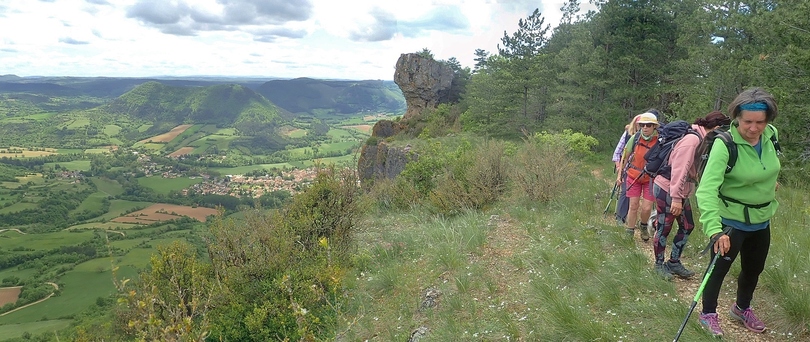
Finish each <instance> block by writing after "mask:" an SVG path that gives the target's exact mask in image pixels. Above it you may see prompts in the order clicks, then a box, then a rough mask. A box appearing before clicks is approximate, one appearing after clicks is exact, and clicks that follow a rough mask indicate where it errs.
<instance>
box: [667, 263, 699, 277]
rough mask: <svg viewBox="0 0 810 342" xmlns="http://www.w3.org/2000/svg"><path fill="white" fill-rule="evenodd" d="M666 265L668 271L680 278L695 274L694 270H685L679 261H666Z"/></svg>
mask: <svg viewBox="0 0 810 342" xmlns="http://www.w3.org/2000/svg"><path fill="white" fill-rule="evenodd" d="M666 265H667V268H668V269H669V271H670V273H672V274H674V275H676V276H679V277H681V278H690V277H692V276H693V275H695V272H692V271H690V270H687V269H686V267H683V264H682V263H680V262H672V261H667V263H666Z"/></svg>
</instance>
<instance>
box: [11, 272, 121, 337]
mask: <svg viewBox="0 0 810 342" xmlns="http://www.w3.org/2000/svg"><path fill="white" fill-rule="evenodd" d="M105 261H106V262H107V266H106V270H105V271H102V272H99V271H98V269H92V270H77V269H74V270H71V271H69V272H67V273H66V274H65V275H64V276H62V278H61V279H59V281H58V282H59V283H60V284H63V286H62V289H61V290H62V293H61V295H59V296H54V297H51V298H50V299H48V300H46V301H44V302H42V303H39V304H36V305H33V306H30V307H28V308H25V309H22V310H20V311H16V312H13V313H10V314H8V315H6V316H3V317H0V324H14V323H26V322H34V321H40V320H46V319H60V318H70V317H72V316H73V315H75V314H77V313H79V312H81V311H82V310H84V309H86V308H87V307H89V306H90V305H92V304H93V303H94V302H95V301H96V298H98V297H107V296H108V295H110V294H113V293H114V292H115V287H114V286H113V282H112V279H113V278H112V273H111V272H110V270H109V262H110V260H109V259H108V258H100V259H94V260H91V261H88V262H87V263H90V265H91V267H90V268H93V266H101V265H102V264H103V263H104V262H105ZM77 268H78V269H83V268H85V267H83V265H81V264H80V265H78V266H77ZM119 274H120V275H128V276H131V275H132V274H134V269H132V268H131V267H124V266H122V267H121V269H120V270H119ZM89 289H92V290H89Z"/></svg>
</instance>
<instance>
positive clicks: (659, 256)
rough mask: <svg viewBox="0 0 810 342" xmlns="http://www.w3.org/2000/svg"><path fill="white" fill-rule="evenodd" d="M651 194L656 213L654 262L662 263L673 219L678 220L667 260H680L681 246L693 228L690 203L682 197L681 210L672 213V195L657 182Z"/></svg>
mask: <svg viewBox="0 0 810 342" xmlns="http://www.w3.org/2000/svg"><path fill="white" fill-rule="evenodd" d="M653 195H654V196H655V209H656V211H657V213H658V216H657V217H656V221H657V222H658V224H657V225H656V227H655V236H654V237H653V252H654V253H655V263H656V264H658V265H660V264H663V263H664V253H665V252H666V249H667V237H669V233H670V232H671V231H672V225H673V224H674V223H675V221H677V222H678V231H677V232H676V233H675V237H673V238H672V252H671V253H670V255H669V260H671V261H672V262H680V260H681V254H682V253H683V248H684V247H685V246H686V241H687V240H688V239H689V234H691V233H692V229H694V228H695V219H694V217H693V216H692V205H691V204H690V203H689V198H684V199H683V210H682V211H681V214H680V215H679V216H675V215H672V213H670V212H669V210H670V208H671V207H672V197H670V196H669V193H668V192H667V191H666V190H664V189H662V188H661V187H660V186H658V184H653Z"/></svg>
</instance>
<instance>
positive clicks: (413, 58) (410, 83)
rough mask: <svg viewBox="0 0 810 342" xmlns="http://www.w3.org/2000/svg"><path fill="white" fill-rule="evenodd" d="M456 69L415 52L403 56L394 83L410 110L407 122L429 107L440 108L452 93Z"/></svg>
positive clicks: (400, 56)
mask: <svg viewBox="0 0 810 342" xmlns="http://www.w3.org/2000/svg"><path fill="white" fill-rule="evenodd" d="M452 82H453V69H451V68H450V67H449V66H448V65H446V64H444V63H440V62H437V61H435V60H433V59H431V58H426V57H422V56H420V55H418V54H415V53H404V54H401V55H399V59H398V60H397V66H396V71H394V83H396V84H397V85H398V86H399V89H401V90H402V94H403V95H404V96H405V103H406V104H407V106H408V109H407V110H406V111H405V115H403V117H402V118H403V119H408V118H410V117H412V116H414V115H417V114H419V113H421V112H422V111H423V110H425V109H426V108H436V106H437V105H438V104H439V102H440V101H441V99H442V98H444V97H446V96H447V94H448V93H449V91H450V84H451V83H452Z"/></svg>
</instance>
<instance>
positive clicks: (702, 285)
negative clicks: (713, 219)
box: [672, 227, 731, 342]
mask: <svg viewBox="0 0 810 342" xmlns="http://www.w3.org/2000/svg"><path fill="white" fill-rule="evenodd" d="M730 234H731V227H726V229H725V230H723V233H722V234H718V235H717V237H716V238H714V239H711V240H710V241H709V245H708V246H706V248H705V249H704V250H703V251H702V252H700V254H706V252H708V251H709V250H710V249H711V248H712V247H713V246H714V243H715V242H717V240H719V239H720V237H721V236H723V235H730ZM719 257H720V253H719V252H718V253H715V254H714V257H713V258H712V261H711V262H710V263H709V267H707V268H706V271H705V272H703V280H702V281H701V282H700V287H698V290H697V293H695V298H693V299H692V305H690V306H689V312H687V313H686V317H684V319H683V322H682V323H681V327H680V328H678V334H677V335H675V339H674V340H672V342H678V339H680V338H681V334H682V333H683V329H684V328H686V323H687V322H689V316H691V315H692V311H695V306H697V301H698V299H700V296H702V295H703V288H705V287H706V283H707V282H709V277H710V276H711V274H712V270H714V264H716V263H717V258H719Z"/></svg>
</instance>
